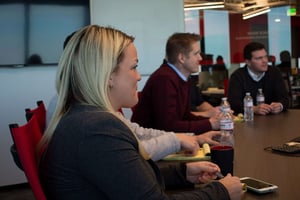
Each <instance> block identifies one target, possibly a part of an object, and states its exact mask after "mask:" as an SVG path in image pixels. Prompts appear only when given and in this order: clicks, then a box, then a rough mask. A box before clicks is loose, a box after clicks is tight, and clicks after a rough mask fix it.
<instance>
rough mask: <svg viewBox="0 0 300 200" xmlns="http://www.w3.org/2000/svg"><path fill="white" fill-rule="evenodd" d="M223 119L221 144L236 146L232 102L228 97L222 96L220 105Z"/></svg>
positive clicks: (221, 121)
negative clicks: (230, 102)
mask: <svg viewBox="0 0 300 200" xmlns="http://www.w3.org/2000/svg"><path fill="white" fill-rule="evenodd" d="M220 110H221V119H220V132H221V136H220V144H221V145H222V146H231V147H233V146H234V134H233V128H234V123H233V116H232V114H231V108H230V104H229V102H228V101H227V97H223V98H222V102H221V105H220Z"/></svg>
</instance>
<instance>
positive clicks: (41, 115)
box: [25, 100, 46, 133]
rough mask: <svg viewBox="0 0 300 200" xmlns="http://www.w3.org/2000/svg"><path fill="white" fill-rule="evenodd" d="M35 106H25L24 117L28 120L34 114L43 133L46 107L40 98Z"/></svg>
mask: <svg viewBox="0 0 300 200" xmlns="http://www.w3.org/2000/svg"><path fill="white" fill-rule="evenodd" d="M36 104H37V107H36V108H34V109H30V108H26V109H25V117H26V120H27V121H29V120H30V118H31V117H32V115H36V117H37V121H38V123H39V127H40V130H41V132H42V133H44V131H45V128H46V107H45V104H44V102H43V101H42V100H39V101H37V102H36Z"/></svg>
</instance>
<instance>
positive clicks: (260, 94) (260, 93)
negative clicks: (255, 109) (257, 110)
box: [256, 88, 265, 105]
mask: <svg viewBox="0 0 300 200" xmlns="http://www.w3.org/2000/svg"><path fill="white" fill-rule="evenodd" d="M262 103H265V96H264V93H263V91H262V89H261V88H259V89H258V93H257V95H256V105H260V104H262Z"/></svg>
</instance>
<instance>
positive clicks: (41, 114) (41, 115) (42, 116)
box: [10, 100, 46, 171]
mask: <svg viewBox="0 0 300 200" xmlns="http://www.w3.org/2000/svg"><path fill="white" fill-rule="evenodd" d="M36 104H37V107H36V108H34V109H30V108H26V109H25V118H26V120H27V122H28V121H29V120H30V119H31V117H32V116H33V115H36V118H37V122H38V125H39V128H40V131H41V133H42V134H43V132H44V130H45V128H46V107H45V104H44V102H43V101H42V100H39V101H37V102H36ZM10 152H11V154H12V157H13V159H14V162H15V164H16V165H17V166H18V168H19V169H21V170H22V171H24V169H23V166H22V163H21V162H20V158H19V155H18V152H17V150H16V145H15V144H12V146H11V147H10Z"/></svg>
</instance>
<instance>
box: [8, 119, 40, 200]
mask: <svg viewBox="0 0 300 200" xmlns="http://www.w3.org/2000/svg"><path fill="white" fill-rule="evenodd" d="M9 129H10V133H11V135H12V138H13V141H14V144H15V145H16V150H17V153H18V155H19V158H20V162H21V164H22V166H23V169H24V173H25V175H26V178H27V180H28V182H29V184H30V186H31V189H32V191H33V194H34V196H35V198H36V199H37V200H46V197H45V194H44V192H43V189H42V186H41V183H40V180H39V173H38V166H37V153H36V147H37V144H38V142H39V141H40V139H41V137H42V133H41V131H40V127H39V124H38V121H37V117H36V116H35V115H33V116H32V117H31V119H30V120H29V121H28V122H27V123H26V124H25V125H22V126H19V125H18V124H9Z"/></svg>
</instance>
